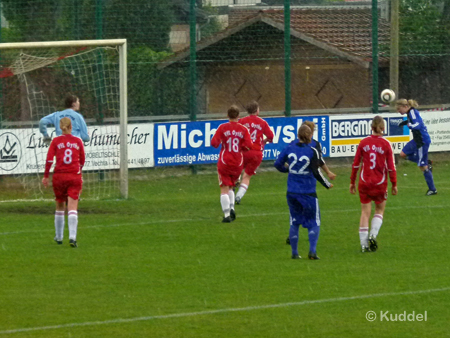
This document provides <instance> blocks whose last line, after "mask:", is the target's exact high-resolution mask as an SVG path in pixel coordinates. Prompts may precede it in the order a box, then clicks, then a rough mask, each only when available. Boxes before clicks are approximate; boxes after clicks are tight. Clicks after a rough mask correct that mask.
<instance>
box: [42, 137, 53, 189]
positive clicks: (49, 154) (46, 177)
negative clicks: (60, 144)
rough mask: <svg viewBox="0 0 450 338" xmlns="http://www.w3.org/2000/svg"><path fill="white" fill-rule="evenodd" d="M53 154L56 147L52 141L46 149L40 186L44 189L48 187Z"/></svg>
mask: <svg viewBox="0 0 450 338" xmlns="http://www.w3.org/2000/svg"><path fill="white" fill-rule="evenodd" d="M55 154H56V145H55V142H54V141H53V142H52V143H51V144H50V147H49V148H48V152H47V159H46V161H45V171H44V178H43V179H42V184H43V185H44V187H46V188H47V187H48V181H49V176H50V168H51V167H52V164H53V160H54V158H55Z"/></svg>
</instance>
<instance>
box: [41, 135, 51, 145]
mask: <svg viewBox="0 0 450 338" xmlns="http://www.w3.org/2000/svg"><path fill="white" fill-rule="evenodd" d="M42 141H43V142H44V144H45V145H46V146H48V145H50V143H51V142H52V138H51V137H50V136H45V137H44V138H43V139H42Z"/></svg>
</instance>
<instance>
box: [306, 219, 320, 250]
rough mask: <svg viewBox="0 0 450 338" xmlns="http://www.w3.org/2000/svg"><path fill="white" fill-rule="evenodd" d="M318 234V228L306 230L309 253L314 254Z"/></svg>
mask: <svg viewBox="0 0 450 338" xmlns="http://www.w3.org/2000/svg"><path fill="white" fill-rule="evenodd" d="M319 232H320V227H319V226H315V227H312V228H309V229H308V238H309V252H312V253H316V247H317V241H318V240H319Z"/></svg>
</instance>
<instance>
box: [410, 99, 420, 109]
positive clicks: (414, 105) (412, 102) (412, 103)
mask: <svg viewBox="0 0 450 338" xmlns="http://www.w3.org/2000/svg"><path fill="white" fill-rule="evenodd" d="M408 104H409V106H410V107H413V108H414V109H417V108H419V104H418V103H417V101H416V100H411V99H410V100H408Z"/></svg>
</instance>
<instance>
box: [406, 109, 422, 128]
mask: <svg viewBox="0 0 450 338" xmlns="http://www.w3.org/2000/svg"><path fill="white" fill-rule="evenodd" d="M409 120H410V121H409V122H408V128H409V129H412V130H414V129H420V120H419V116H418V115H417V114H416V112H415V111H414V110H412V111H411V112H410V113H409Z"/></svg>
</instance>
